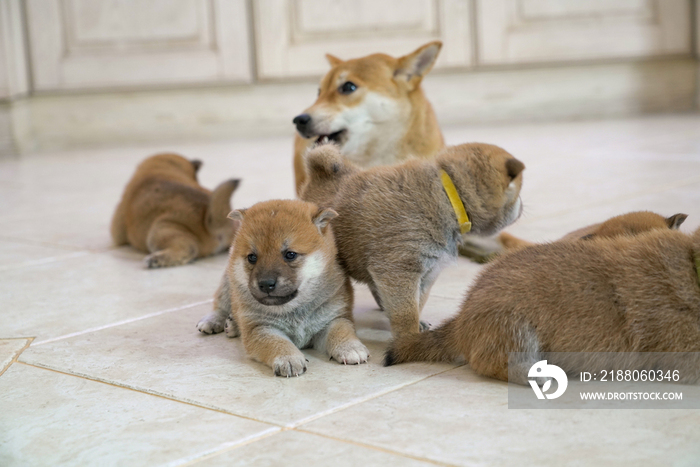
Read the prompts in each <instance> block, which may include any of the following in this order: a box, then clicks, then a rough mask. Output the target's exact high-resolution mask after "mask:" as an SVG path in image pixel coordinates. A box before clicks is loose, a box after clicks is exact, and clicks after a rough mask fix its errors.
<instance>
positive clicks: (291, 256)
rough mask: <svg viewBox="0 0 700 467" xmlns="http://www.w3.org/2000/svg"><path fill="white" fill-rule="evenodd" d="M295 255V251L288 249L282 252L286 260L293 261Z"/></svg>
mask: <svg viewBox="0 0 700 467" xmlns="http://www.w3.org/2000/svg"><path fill="white" fill-rule="evenodd" d="M296 257H297V253H296V252H294V251H288V252H286V253H285V254H284V259H286V260H287V261H293V260H294V259H295V258H296Z"/></svg>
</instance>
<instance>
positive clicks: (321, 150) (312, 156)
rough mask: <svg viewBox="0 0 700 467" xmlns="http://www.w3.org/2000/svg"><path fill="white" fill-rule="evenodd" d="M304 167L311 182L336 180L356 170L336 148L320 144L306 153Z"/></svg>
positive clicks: (330, 144) (332, 145)
mask: <svg viewBox="0 0 700 467" xmlns="http://www.w3.org/2000/svg"><path fill="white" fill-rule="evenodd" d="M304 167H305V168H306V174H307V175H308V176H309V178H310V179H312V180H313V179H316V180H329V179H334V180H337V179H340V178H342V177H343V176H345V175H347V174H349V173H352V172H355V171H356V170H357V168H356V167H355V166H354V165H353V164H352V163H350V162H349V161H347V160H345V158H344V157H343V155H342V154H340V149H339V148H338V146H336V145H335V144H332V143H329V144H321V145H319V146H316V147H315V148H312V149H310V150H309V151H307V153H306V156H305V157H304Z"/></svg>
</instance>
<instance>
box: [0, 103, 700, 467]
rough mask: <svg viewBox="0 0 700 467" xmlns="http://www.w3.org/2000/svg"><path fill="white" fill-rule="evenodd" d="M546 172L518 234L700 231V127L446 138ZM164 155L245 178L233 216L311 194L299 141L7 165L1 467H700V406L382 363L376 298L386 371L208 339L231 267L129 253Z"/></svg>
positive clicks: (489, 131)
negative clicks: (162, 265)
mask: <svg viewBox="0 0 700 467" xmlns="http://www.w3.org/2000/svg"><path fill="white" fill-rule="evenodd" d="M445 133H446V137H447V140H448V142H449V143H460V142H468V141H484V142H489V143H494V144H498V145H500V146H503V147H504V148H506V149H507V150H508V151H510V152H511V153H512V154H514V155H515V156H516V157H518V158H520V159H521V160H522V161H523V162H525V164H526V165H527V170H526V172H525V187H524V190H523V200H524V202H525V206H526V208H525V212H524V215H523V217H522V218H521V219H520V220H519V221H518V222H517V223H516V224H515V225H514V226H512V227H511V228H510V229H509V231H510V232H512V233H513V234H516V235H519V236H522V237H524V238H527V239H530V240H535V241H544V240H552V239H556V238H557V237H559V236H561V235H563V234H564V233H566V232H568V231H570V230H573V229H575V228H578V227H581V226H583V225H586V224H590V223H593V222H598V221H601V220H603V219H606V218H607V217H610V216H612V215H615V214H619V213H623V212H626V211H631V210H639V209H649V210H654V211H657V212H659V213H662V214H665V215H671V214H674V213H677V212H685V213H687V214H689V215H690V217H689V218H688V220H687V221H686V223H685V224H684V225H683V227H682V230H684V231H691V230H693V229H695V228H697V227H698V226H700V209H699V208H700V115H697V114H695V115H677V116H660V117H647V118H639V119H632V120H617V121H600V122H575V123H556V124H536V125H506V126H503V125H502V126H488V127H471V128H447V129H446V132H445ZM160 150H175V151H179V152H182V153H183V154H185V155H187V156H190V157H192V158H195V157H196V158H199V159H202V160H203V161H204V162H205V165H204V167H203V169H202V171H201V176H200V178H201V181H202V183H203V184H204V185H206V186H210V187H212V186H214V185H215V184H216V183H218V182H219V181H220V180H222V179H224V178H228V177H230V176H236V177H239V178H242V179H243V184H242V185H241V188H240V189H239V191H238V192H237V193H236V195H235V196H234V201H233V203H234V206H236V207H246V206H250V205H251V204H253V203H255V202H257V201H262V200H265V199H270V198H275V197H277V198H288V197H292V195H293V190H292V175H291V171H290V161H291V158H290V154H291V138H273V139H265V140H249V141H231V142H227V143H212V144H175V145H163V146H159V147H155V146H151V147H138V148H119V149H102V150H95V151H74V152H62V153H54V154H41V155H28V156H24V157H22V158H21V159H17V160H14V159H0V375H1V376H0V465H2V466H15V465H16V466H26V465H58V464H61V465H64V464H65V465H100V466H103V465H254V466H265V465H304V466H308V465H329V464H331V463H332V464H333V465H338V466H345V465H347V466H354V465H381V466H384V467H387V466H393V465H397V466H404V465H405V466H413V465H416V466H417V465H430V464H438V465H516V464H517V465H535V464H537V465H561V464H563V463H567V464H575V465H592V464H596V465H598V464H602V465H688V466H690V465H699V464H700V411H693V410H685V411H679V410H667V411H663V410H646V411H643V410H614V411H613V410H611V411H606V410H509V409H508V408H507V386H506V385H505V384H503V383H501V382H497V381H493V380H488V379H485V378H481V377H478V376H476V375H475V374H474V373H473V372H472V371H471V370H470V369H469V368H468V367H466V366H456V365H446V364H441V365H432V364H409V365H399V366H395V367H390V368H383V367H382V366H381V364H380V362H381V356H382V352H383V348H384V347H385V345H386V342H387V340H388V339H389V337H390V334H389V326H388V322H387V320H386V318H385V317H384V316H383V315H382V314H381V313H380V312H379V311H377V310H376V309H375V306H374V302H373V301H372V298H371V295H370V294H369V292H368V291H367V290H366V289H365V288H364V287H361V286H358V287H357V288H356V308H355V313H356V320H357V327H358V334H359V336H360V338H361V339H362V341H363V342H364V343H365V344H366V345H367V346H368V347H369V349H370V351H371V353H372V358H371V359H370V362H369V364H367V365H361V366H347V367H346V366H342V365H338V364H337V363H335V362H332V361H328V359H327V358H325V357H324V356H322V355H320V354H318V353H316V352H314V351H305V353H306V355H307V358H308V359H309V361H310V362H309V371H308V372H307V374H305V375H304V376H302V377H300V378H292V379H282V378H275V377H273V376H272V371H271V370H270V369H269V368H267V367H265V366H263V365H260V364H257V363H254V362H252V361H250V360H248V359H247V358H246V357H245V354H244V352H243V349H242V346H241V342H240V340H237V339H235V340H232V339H228V338H226V337H225V336H223V335H216V336H204V335H200V334H199V333H198V332H197V331H196V329H195V323H196V322H197V321H198V319H199V318H200V317H201V316H203V315H204V314H206V313H207V312H208V311H209V309H210V307H211V297H212V294H213V292H214V290H215V289H216V286H217V282H218V279H219V277H220V275H221V272H222V270H223V267H224V264H225V262H226V258H225V256H219V257H215V258H208V259H205V260H202V261H199V262H196V263H194V264H191V265H188V266H184V267H180V268H173V269H163V270H154V271H148V270H145V269H143V265H142V263H141V259H142V256H143V255H141V254H139V253H136V252H134V251H132V250H130V249H129V248H120V249H115V248H113V247H111V246H110V239H109V235H108V225H109V221H110V218H111V215H112V211H113V209H114V207H115V205H116V203H117V200H118V198H119V196H120V194H121V190H122V188H123V186H124V184H125V182H126V180H127V179H128V177H129V176H130V175H131V173H132V171H133V169H134V167H135V165H136V163H137V162H138V161H139V160H140V159H142V158H143V157H145V156H147V155H149V154H151V153H153V152H155V151H160ZM481 267H482V266H479V265H475V264H472V263H469V262H468V261H466V260H459V261H458V262H457V263H456V264H455V265H454V266H452V267H450V268H449V269H447V270H446V271H444V272H443V273H442V275H441V277H440V279H439V280H438V283H437V284H436V286H435V287H434V288H433V293H432V296H431V298H430V300H429V301H428V304H427V305H426V309H425V310H424V318H425V319H426V320H427V321H429V322H432V323H433V324H436V323H438V322H440V321H441V320H443V319H444V318H446V317H447V316H449V315H450V314H452V313H453V312H454V311H455V310H456V308H457V306H458V305H459V302H460V299H461V297H462V295H463V294H464V292H465V290H466V289H467V287H468V286H469V284H470V283H471V281H472V280H473V278H474V277H475V276H476V274H478V273H479V270H480V268H481Z"/></svg>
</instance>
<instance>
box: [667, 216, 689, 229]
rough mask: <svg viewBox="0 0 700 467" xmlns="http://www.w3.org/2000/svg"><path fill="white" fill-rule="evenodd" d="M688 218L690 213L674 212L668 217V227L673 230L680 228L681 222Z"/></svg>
mask: <svg viewBox="0 0 700 467" xmlns="http://www.w3.org/2000/svg"><path fill="white" fill-rule="evenodd" d="M687 218H688V214H682V213H678V214H674V215H672V216H671V217H667V218H666V224H668V228H669V229H671V230H678V229H679V228H680V226H681V224H682V223H683V222H684V221H685V220H686V219H687Z"/></svg>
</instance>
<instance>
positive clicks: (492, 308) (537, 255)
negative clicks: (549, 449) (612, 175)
mask: <svg viewBox="0 0 700 467" xmlns="http://www.w3.org/2000/svg"><path fill="white" fill-rule="evenodd" d="M685 217H686V216H685V214H677V215H675V216H671V217H670V218H664V217H663V216H660V215H658V214H653V213H649V212H643V213H630V214H626V215H622V216H617V217H615V218H612V219H610V220H608V221H606V222H604V223H602V224H596V225H594V226H590V227H587V228H584V229H581V230H579V231H576V232H572V234H573V235H574V236H577V237H578V238H579V239H578V240H572V239H571V238H567V237H568V236H567V237H565V239H563V240H560V241H557V242H554V243H549V244H542V245H531V246H527V247H525V248H521V249H519V250H517V251H515V252H513V253H509V254H507V255H505V256H504V257H503V258H500V259H498V260H496V261H495V262H494V263H492V264H491V265H489V266H487V267H486V269H484V271H483V272H482V273H481V274H480V275H479V277H478V278H477V279H476V281H475V282H474V284H473V285H472V286H471V288H470V290H469V292H468V294H467V297H466V298H465V299H464V302H463V303H462V305H461V307H460V310H459V312H458V314H457V315H456V316H454V317H453V318H451V319H449V320H447V321H446V322H445V323H444V324H442V325H441V326H439V327H438V328H437V329H435V330H431V331H429V332H426V333H422V334H421V335H417V336H404V337H402V338H399V339H396V340H395V341H394V342H392V343H391V344H390V346H389V348H388V350H387V352H386V355H385V360H384V363H385V365H394V364H397V363H403V362H411V361H445V362H449V361H457V360H461V359H463V360H466V361H467V362H468V363H469V365H470V366H471V367H472V369H473V370H474V371H476V372H477V373H479V374H482V375H485V376H490V377H492V378H496V379H500V380H504V381H508V380H509V376H510V381H512V382H515V383H519V384H528V383H527V377H528V369H529V368H530V367H531V366H532V365H533V364H534V363H535V362H538V361H540V360H542V359H543V358H544V357H543V352H576V353H578V352H700V271H699V269H700V229H699V230H697V231H696V232H695V233H694V234H692V235H687V234H684V233H682V232H678V231H677V230H676V229H677V227H678V226H679V225H680V223H682V220H683V219H685ZM584 232H589V233H585V234H584V235H583V236H580V235H581V233H584ZM510 352H520V353H521V354H520V355H522V357H521V361H519V362H518V363H517V364H516V367H515V368H510V369H509V367H508V365H509V353H510ZM570 355H572V357H571V358H563V357H560V356H559V357H557V358H563V359H562V360H561V361H553V360H550V363H554V364H556V365H558V366H560V367H561V368H562V369H564V370H565V371H566V372H567V373H576V372H580V371H584V370H590V369H591V367H583V366H581V365H582V362H584V361H585V359H583V360H581V359H579V358H578V357H577V354H570ZM653 358H658V357H657V356H656V354H653V355H652V356H651V357H649V359H653ZM649 359H638V363H637V364H639V365H640V366H639V368H638V369H650V368H651V369H653V368H655V365H657V364H658V362H655V361H653V360H649ZM598 363H600V362H598ZM589 364H590V362H589ZM645 365H646V366H647V367H645ZM684 365H685V367H684V370H683V372H682V373H683V375H682V379H683V380H684V381H686V382H694V381H697V380H698V378H699V377H700V363H699V362H698V361H697V358H695V359H693V358H689V359H687V360H685V363H684ZM605 369H608V368H605ZM629 369H633V368H629Z"/></svg>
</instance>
